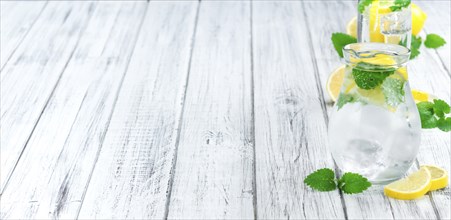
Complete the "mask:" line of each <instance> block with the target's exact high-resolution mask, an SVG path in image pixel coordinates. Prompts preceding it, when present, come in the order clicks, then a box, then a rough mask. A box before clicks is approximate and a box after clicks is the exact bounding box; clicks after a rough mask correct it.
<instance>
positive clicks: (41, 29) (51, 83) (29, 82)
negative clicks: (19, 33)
mask: <svg viewBox="0 0 451 220" xmlns="http://www.w3.org/2000/svg"><path fill="white" fill-rule="evenodd" d="M94 7H95V3H93V2H83V3H77V2H49V3H48V5H47V7H46V8H45V10H44V11H43V14H42V15H41V16H40V17H39V19H38V20H37V21H36V23H35V24H34V25H33V27H32V29H31V30H30V33H29V34H28V35H27V36H26V37H25V39H24V40H23V42H22V43H21V44H20V46H19V47H18V49H17V50H16V52H15V53H14V54H13V56H12V57H11V59H10V62H9V63H8V64H7V65H6V66H5V67H4V69H3V70H2V72H1V82H2V86H1V94H2V98H1V106H2V108H1V121H0V129H1V130H0V133H1V140H0V143H1V152H2V154H1V167H2V172H1V183H0V187H1V190H0V191H3V187H4V185H5V183H6V181H7V180H8V178H9V176H10V174H11V172H12V171H13V169H14V166H15V164H16V162H17V161H18V159H19V157H20V155H21V152H22V150H23V148H24V147H25V144H26V142H27V140H28V138H29V136H30V134H31V132H32V131H33V129H34V126H35V124H36V122H37V121H38V120H39V117H40V115H41V113H42V110H43V109H44V107H45V105H46V103H47V101H48V99H49V97H50V95H51V93H52V91H53V90H54V88H55V85H56V84H57V82H58V80H59V78H60V76H61V73H62V72H63V70H64V68H65V67H66V64H67V62H68V60H69V59H70V58H71V57H72V55H73V52H74V48H75V47H76V45H77V43H78V41H79V39H80V35H81V33H82V32H83V30H84V28H85V27H86V24H87V22H88V20H89V18H90V16H91V14H92V10H93V9H94Z"/></svg>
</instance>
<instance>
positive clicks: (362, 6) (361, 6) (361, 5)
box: [357, 0, 373, 14]
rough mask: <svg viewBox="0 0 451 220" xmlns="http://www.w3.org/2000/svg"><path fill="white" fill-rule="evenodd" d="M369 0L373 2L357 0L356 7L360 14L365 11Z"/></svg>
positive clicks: (369, 3)
mask: <svg viewBox="0 0 451 220" xmlns="http://www.w3.org/2000/svg"><path fill="white" fill-rule="evenodd" d="M371 2H373V0H361V1H359V4H358V5H357V9H358V11H359V13H360V14H362V13H363V12H364V11H365V8H366V7H367V6H369V5H371Z"/></svg>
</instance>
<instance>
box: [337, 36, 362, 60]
mask: <svg viewBox="0 0 451 220" xmlns="http://www.w3.org/2000/svg"><path fill="white" fill-rule="evenodd" d="M331 39H332V44H333V45H334V48H335V50H336V51H337V53H338V56H340V57H341V58H343V47H345V46H346V45H348V44H352V43H357V39H356V38H355V37H353V36H351V35H348V34H344V33H333V34H332V38H331Z"/></svg>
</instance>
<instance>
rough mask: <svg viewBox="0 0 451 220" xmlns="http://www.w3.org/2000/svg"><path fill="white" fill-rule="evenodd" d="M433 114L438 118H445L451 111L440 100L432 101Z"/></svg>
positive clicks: (450, 108) (446, 104)
mask: <svg viewBox="0 0 451 220" xmlns="http://www.w3.org/2000/svg"><path fill="white" fill-rule="evenodd" d="M433 109H434V113H435V114H436V115H437V116H438V117H439V118H442V117H445V114H448V113H449V112H450V110H451V107H450V106H449V105H448V103H446V102H445V101H443V100H441V99H434V106H433Z"/></svg>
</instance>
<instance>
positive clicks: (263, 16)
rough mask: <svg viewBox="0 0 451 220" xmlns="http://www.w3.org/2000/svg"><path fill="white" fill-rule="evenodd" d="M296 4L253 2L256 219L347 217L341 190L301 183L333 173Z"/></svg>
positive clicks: (303, 28)
mask: <svg viewBox="0 0 451 220" xmlns="http://www.w3.org/2000/svg"><path fill="white" fill-rule="evenodd" d="M302 10H303V8H302V7H301V2H293V1H289V2H262V1H257V2H253V18H252V20H253V35H252V37H253V48H254V49H253V57H254V85H255V90H254V94H255V150H256V152H255V153H256V171H257V173H256V178H257V180H256V181H257V182H256V186H257V205H258V207H257V212H258V213H257V217H258V218H262V219H272V218H275V219H287V218H289V219H313V218H315V219H316V218H319V219H336V218H341V219H342V218H344V211H343V207H342V203H341V200H340V195H339V194H338V191H331V192H324V193H318V192H315V191H313V190H311V189H310V188H308V187H307V186H306V185H305V184H304V183H303V180H304V178H305V177H306V176H307V175H308V174H309V173H311V172H313V171H314V170H316V169H319V168H324V167H333V160H332V158H331V156H330V152H329V150H328V149H327V147H326V146H327V141H326V138H325V134H326V126H325V124H326V123H325V121H324V117H323V109H322V107H321V103H320V99H319V98H318V97H319V94H318V89H317V87H316V85H315V77H314V66H313V65H312V60H313V57H311V54H310V52H309V38H308V35H307V34H308V33H307V31H306V30H307V29H308V28H307V26H306V23H305V18H304V16H303V14H302Z"/></svg>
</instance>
